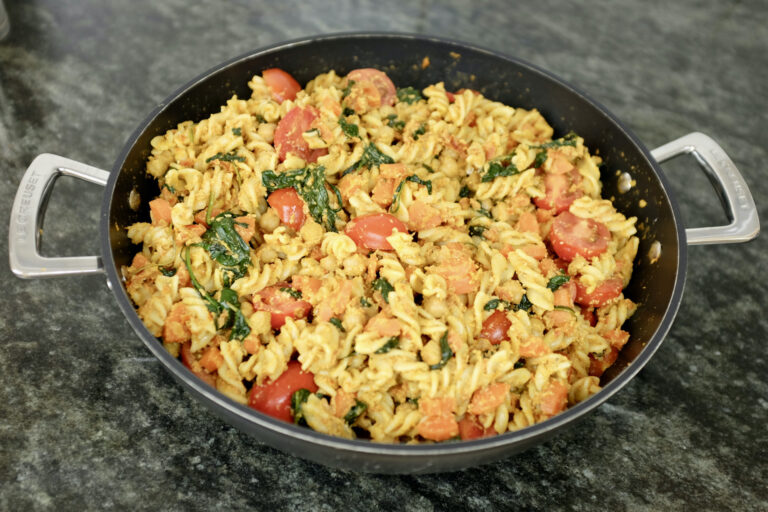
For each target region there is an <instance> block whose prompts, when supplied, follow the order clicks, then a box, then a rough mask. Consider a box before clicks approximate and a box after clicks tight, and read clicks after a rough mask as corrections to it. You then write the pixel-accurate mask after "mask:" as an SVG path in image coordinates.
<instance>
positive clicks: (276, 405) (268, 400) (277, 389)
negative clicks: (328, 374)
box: [248, 361, 318, 423]
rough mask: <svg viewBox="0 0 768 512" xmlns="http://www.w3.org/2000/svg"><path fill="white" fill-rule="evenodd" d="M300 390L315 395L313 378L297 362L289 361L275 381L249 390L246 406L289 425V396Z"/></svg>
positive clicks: (291, 419)
mask: <svg viewBox="0 0 768 512" xmlns="http://www.w3.org/2000/svg"><path fill="white" fill-rule="evenodd" d="M302 388H303V389H308V390H309V391H310V392H312V393H315V392H316V391H317V389H318V387H317V384H315V376H314V375H312V373H311V372H305V371H303V370H302V369H301V364H299V362H298V361H291V362H289V363H288V368H286V370H285V371H284V372H283V373H281V374H280V376H279V377H278V378H277V379H275V380H274V381H271V382H265V383H264V384H262V385H261V386H253V387H252V388H251V393H250V395H249V397H248V406H249V407H252V408H253V409H256V410H257V411H261V412H263V413H264V414H268V415H269V416H272V417H273V418H277V419H279V420H283V421H287V422H288V423H291V422H293V415H292V414H291V396H292V395H293V394H294V393H295V392H296V391H298V390H300V389H302Z"/></svg>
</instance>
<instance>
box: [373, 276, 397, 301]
mask: <svg viewBox="0 0 768 512" xmlns="http://www.w3.org/2000/svg"><path fill="white" fill-rule="evenodd" d="M372 286H373V289H374V290H379V291H380V292H381V297H382V298H383V299H384V302H386V303H387V304H389V293H390V292H393V291H395V287H394V286H392V285H391V284H390V282H389V281H387V280H386V279H384V278H383V277H380V278H378V279H376V280H374V281H373V284H372Z"/></svg>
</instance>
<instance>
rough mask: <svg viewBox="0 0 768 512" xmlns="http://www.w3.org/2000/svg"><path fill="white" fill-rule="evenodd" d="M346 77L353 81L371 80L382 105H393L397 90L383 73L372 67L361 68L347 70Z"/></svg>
mask: <svg viewBox="0 0 768 512" xmlns="http://www.w3.org/2000/svg"><path fill="white" fill-rule="evenodd" d="M347 79H349V80H353V81H354V82H358V83H359V82H371V83H373V85H374V86H376V89H378V91H379V94H380V96H381V104H382V105H394V104H395V98H396V96H397V91H396V90H395V84H393V83H392V80H390V79H389V77H388V76H387V75H386V73H384V72H383V71H379V70H378V69H374V68H361V69H355V70H352V71H350V72H349V74H348V75H347Z"/></svg>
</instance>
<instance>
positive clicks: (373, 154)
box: [341, 143, 395, 176]
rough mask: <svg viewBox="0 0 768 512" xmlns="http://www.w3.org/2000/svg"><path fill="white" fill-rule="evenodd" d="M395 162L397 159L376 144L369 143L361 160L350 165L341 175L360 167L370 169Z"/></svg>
mask: <svg viewBox="0 0 768 512" xmlns="http://www.w3.org/2000/svg"><path fill="white" fill-rule="evenodd" d="M393 163H395V161H394V160H392V158H391V157H389V156H388V155H385V154H384V153H382V152H381V151H379V148H377V147H376V145H375V144H373V143H369V144H368V145H366V146H365V148H364V149H363V156H361V157H360V160H358V161H357V162H355V163H354V164H352V165H350V166H349V167H348V168H347V169H345V170H344V172H343V173H341V175H342V176H346V175H347V174H349V173H351V172H354V171H356V170H358V169H360V168H364V169H370V168H372V167H378V166H380V165H381V164H393Z"/></svg>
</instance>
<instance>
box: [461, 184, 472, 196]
mask: <svg viewBox="0 0 768 512" xmlns="http://www.w3.org/2000/svg"><path fill="white" fill-rule="evenodd" d="M471 194H472V191H471V190H469V187H468V186H466V185H464V186H463V187H461V190H459V197H469V196H470V195H471Z"/></svg>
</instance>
